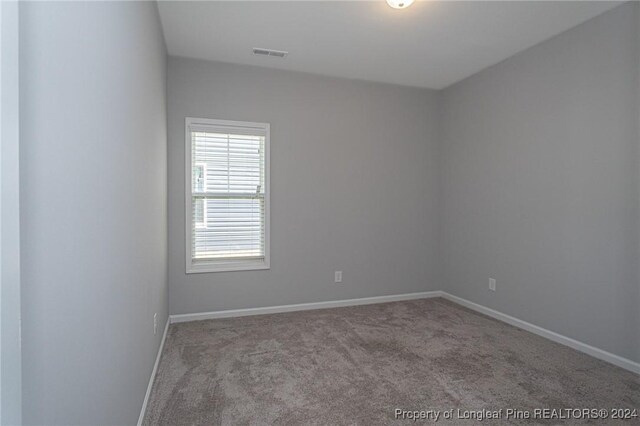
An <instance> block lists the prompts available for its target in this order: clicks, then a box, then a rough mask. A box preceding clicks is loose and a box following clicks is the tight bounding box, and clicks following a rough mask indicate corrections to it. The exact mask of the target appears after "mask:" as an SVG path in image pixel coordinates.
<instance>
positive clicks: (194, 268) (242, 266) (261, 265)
mask: <svg viewBox="0 0 640 426" xmlns="http://www.w3.org/2000/svg"><path fill="white" fill-rule="evenodd" d="M261 269H270V266H269V261H268V260H266V259H261V260H212V261H199V262H190V263H189V264H187V270H186V273H187V274H205V273H210V272H233V271H257V270H261Z"/></svg>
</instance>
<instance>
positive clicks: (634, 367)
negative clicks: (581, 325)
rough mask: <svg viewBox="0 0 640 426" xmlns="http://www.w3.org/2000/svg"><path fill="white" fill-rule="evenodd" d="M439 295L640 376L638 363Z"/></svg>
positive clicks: (464, 300)
mask: <svg viewBox="0 0 640 426" xmlns="http://www.w3.org/2000/svg"><path fill="white" fill-rule="evenodd" d="M441 295H442V297H443V298H445V299H447V300H450V301H451V302H454V303H457V304H459V305H462V306H464V307H467V308H469V309H472V310H474V311H476V312H480V313H482V314H485V315H488V316H490V317H492V318H495V319H497V320H500V321H502V322H506V323H507V324H511V325H513V326H515V327H518V328H521V329H523V330H526V331H529V332H531V333H534V334H537V335H538V336H542V337H544V338H547V339H549V340H552V341H554V342H556V343H560V344H562V345H565V346H569V347H570V348H573V349H575V350H577V351H580V352H584V353H586V354H587V355H591V356H592V357H594V358H598V359H601V360H603V361H606V362H609V363H611V364H613V365H617V366H618V367H622V368H624V369H625V370H629V371H631V372H634V373H636V374H640V363H637V362H635V361H631V360H630V359H627V358H623V357H621V356H619V355H615V354H612V353H611V352H607V351H605V350H602V349H599V348H596V347H594V346H591V345H587V344H586V343H582V342H580V341H578V340H575V339H572V338H570V337H567V336H563V335H562V334H558V333H556V332H554V331H550V330H547V329H546V328H542V327H538V326H537V325H534V324H531V323H529V322H526V321H523V320H521V319H518V318H515V317H512V316H510V315H507V314H503V313H502V312H499V311H496V310H494V309H491V308H487V307H486V306H482V305H479V304H477V303H474V302H471V301H469V300H466V299H463V298H461V297H458V296H454V295H452V294H449V293H447V292H444V291H443V292H441Z"/></svg>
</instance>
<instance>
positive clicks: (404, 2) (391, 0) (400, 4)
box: [387, 0, 414, 9]
mask: <svg viewBox="0 0 640 426" xmlns="http://www.w3.org/2000/svg"><path fill="white" fill-rule="evenodd" d="M413 1H414V0H387V4H388V5H389V6H391V7H392V8H394V9H406V8H408V7H409V6H411V4H412V3H413Z"/></svg>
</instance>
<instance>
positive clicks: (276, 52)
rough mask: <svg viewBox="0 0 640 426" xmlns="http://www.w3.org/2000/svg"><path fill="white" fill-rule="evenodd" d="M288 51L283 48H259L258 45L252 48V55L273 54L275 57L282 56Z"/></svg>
mask: <svg viewBox="0 0 640 426" xmlns="http://www.w3.org/2000/svg"><path fill="white" fill-rule="evenodd" d="M288 53H289V52H285V51H284V50H273V49H261V48H259V47H254V48H253V54H254V55H262V56H275V57H276V58H284V57H285V56H287V54H288Z"/></svg>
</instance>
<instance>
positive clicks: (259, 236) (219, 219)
mask: <svg viewBox="0 0 640 426" xmlns="http://www.w3.org/2000/svg"><path fill="white" fill-rule="evenodd" d="M214 129H215V128H213V127H212V131H211V132H207V131H193V132H191V164H192V165H193V167H192V176H191V179H192V182H191V184H192V188H193V192H195V193H200V194H202V195H194V196H193V198H192V215H193V217H192V221H193V224H194V226H193V227H192V235H191V253H192V259H193V260H196V261H197V260H207V259H209V260H216V259H218V260H220V259H260V258H264V256H265V199H264V197H265V166H266V165H265V137H264V136H261V135H246V134H233V133H220V132H219V131H215V130H214ZM203 193H206V196H205V195H204V194H203Z"/></svg>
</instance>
